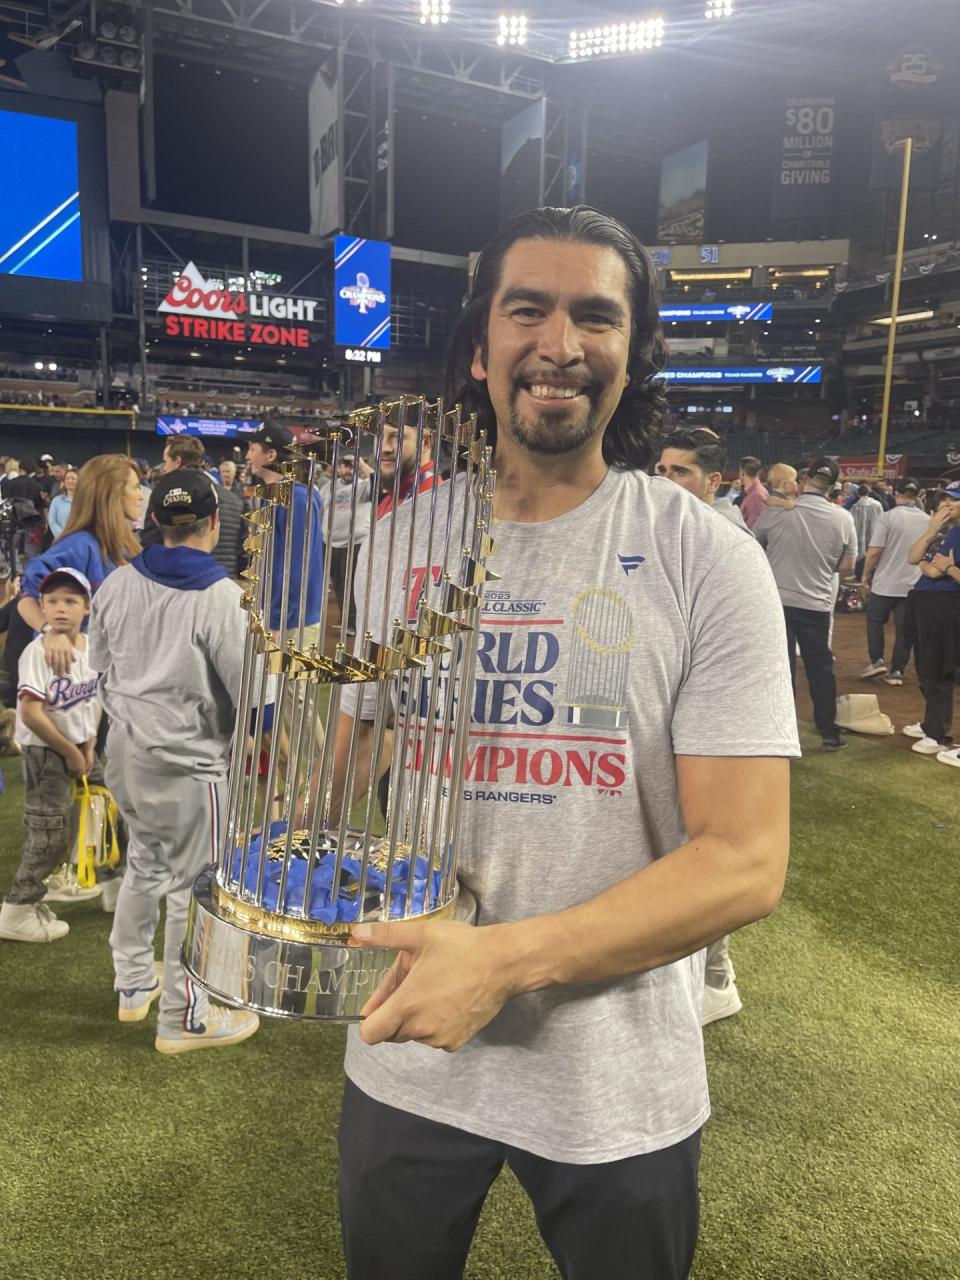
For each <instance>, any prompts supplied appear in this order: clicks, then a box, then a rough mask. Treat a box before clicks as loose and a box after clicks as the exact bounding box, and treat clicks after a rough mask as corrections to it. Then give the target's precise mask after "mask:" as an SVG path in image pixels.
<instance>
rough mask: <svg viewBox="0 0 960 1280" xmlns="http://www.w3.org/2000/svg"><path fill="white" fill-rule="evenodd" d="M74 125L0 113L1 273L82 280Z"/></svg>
mask: <svg viewBox="0 0 960 1280" xmlns="http://www.w3.org/2000/svg"><path fill="white" fill-rule="evenodd" d="M78 169H79V165H78V149H77V123H76V121H75V120H61V119H56V118H54V117H51V116H38V115H29V114H26V113H24V112H20V111H3V110H0V172H2V173H3V176H4V182H3V188H4V194H3V199H2V200H0V274H4V275H11V276H20V277H33V278H35V279H43V280H75V281H80V280H83V248H82V239H81V230H82V228H81V221H80V182H79V173H78Z"/></svg>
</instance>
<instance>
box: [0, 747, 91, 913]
mask: <svg viewBox="0 0 960 1280" xmlns="http://www.w3.org/2000/svg"><path fill="white" fill-rule="evenodd" d="M21 758H22V762H23V780H24V782H25V783H26V794H25V796H24V801H23V825H24V826H25V827H26V829H27V835H26V839H25V840H24V842H23V854H22V855H21V858H20V865H19V867H18V868H17V874H16V876H15V877H14V881H13V885H12V886H11V888H10V892H9V893H8V894H7V898H6V900H7V902H15V903H17V904H18V905H20V906H25V905H26V904H28V903H34V902H41V901H42V900H43V896H44V894H45V893H46V892H47V886H46V885H45V884H44V883H43V882H44V880H46V878H47V876H48V875H49V874H50V873H51V871H55V870H56V868H57V867H58V866H59V865H60V863H61V862H69V860H70V855H71V852H72V850H73V847H74V843H75V842H76V839H77V822H76V810H75V806H74V797H73V788H74V779H73V777H72V775H71V774H69V773H67V766H66V764H65V763H64V759H63V756H61V755H60V753H59V752H57V751H54V750H53V748H52V747H30V746H24V747H23V749H22V757H21ZM89 776H90V782H92V783H94V784H96V785H97V786H102V785H103V774H102V773H101V771H100V762H99V760H95V761H94V764H93V768H92V769H91V771H90V775H89Z"/></svg>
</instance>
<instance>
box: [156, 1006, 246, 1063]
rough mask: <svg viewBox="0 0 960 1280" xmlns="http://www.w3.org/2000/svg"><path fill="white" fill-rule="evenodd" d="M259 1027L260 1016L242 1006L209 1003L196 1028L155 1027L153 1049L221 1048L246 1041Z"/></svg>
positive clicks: (172, 1050) (163, 1051) (162, 1051)
mask: <svg viewBox="0 0 960 1280" xmlns="http://www.w3.org/2000/svg"><path fill="white" fill-rule="evenodd" d="M259 1026H260V1019H259V1018H258V1017H257V1015H256V1014H255V1013H250V1012H249V1011H248V1010H246V1009H225V1008H224V1007H223V1006H222V1005H219V1004H211V1005H210V1009H209V1012H208V1013H207V1017H206V1020H205V1021H204V1022H202V1023H201V1024H200V1026H199V1027H198V1028H197V1030H196V1031H183V1030H180V1029H179V1028H178V1029H177V1030H176V1031H169V1030H168V1029H167V1028H166V1027H157V1038H156V1040H155V1041H154V1048H155V1049H156V1050H157V1052H158V1053H190V1051H191V1050H193V1049H221V1048H225V1047H226V1046H227V1045H230V1044H240V1043H241V1041H243V1040H249V1039H250V1037H251V1036H252V1035H254V1034H255V1033H256V1031H257V1029H258V1028H259Z"/></svg>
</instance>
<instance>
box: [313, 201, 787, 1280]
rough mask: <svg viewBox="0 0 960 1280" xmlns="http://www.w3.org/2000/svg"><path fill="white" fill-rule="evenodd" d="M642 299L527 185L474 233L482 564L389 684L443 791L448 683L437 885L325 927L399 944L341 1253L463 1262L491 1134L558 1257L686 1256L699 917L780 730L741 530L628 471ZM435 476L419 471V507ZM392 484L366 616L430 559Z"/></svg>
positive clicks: (367, 559) (355, 1074)
mask: <svg viewBox="0 0 960 1280" xmlns="http://www.w3.org/2000/svg"><path fill="white" fill-rule="evenodd" d="M658 312H659V303H658V296H657V288H656V281H655V277H654V273H653V270H652V267H651V264H650V260H649V258H648V256H647V254H646V253H645V251H644V250H643V249H642V248H641V246H640V244H639V242H638V241H637V240H636V238H635V237H634V236H633V234H632V233H631V232H630V231H628V230H627V229H626V228H625V227H623V226H622V225H621V224H620V223H618V222H616V221H614V220H613V219H612V218H609V217H607V216H605V215H603V214H600V213H598V212H596V211H594V210H591V209H587V208H583V207H580V208H577V209H566V210H556V209H542V210H538V211H535V212H532V213H529V214H524V215H522V216H521V217H519V218H517V219H515V220H514V221H513V222H512V223H510V224H509V225H508V226H507V227H506V228H504V229H503V230H502V231H501V232H500V233H499V234H498V235H497V236H496V237H495V239H494V240H493V241H492V242H491V244H490V245H489V246H488V247H487V249H486V250H485V251H484V253H483V254H482V256H481V259H480V261H479V264H478V268H477V273H476V278H475V283H474V287H473V292H472V295H471V298H470V300H469V302H468V304H467V305H466V307H465V309H464V311H463V313H462V316H461V319H460V321H459V323H458V327H457V329H456V330H455V333H454V339H453V347H452V352H451V360H450V367H449V390H450V396H449V402H450V403H453V402H454V401H456V402H458V403H461V404H462V405H463V406H464V409H465V411H466V412H467V413H475V414H476V415H477V419H478V424H479V427H481V428H483V429H484V430H485V431H486V440H487V443H488V444H489V445H490V446H492V465H493V469H494V471H495V474H496V487H495V491H494V492H493V508H492V527H491V528H490V535H491V537H492V544H493V546H492V554H491V555H490V559H489V569H490V571H491V572H490V573H489V575H488V577H487V581H486V583H485V584H484V586H483V594H482V602H481V603H479V605H478V607H477V611H476V612H477V618H476V661H475V670H474V671H473V673H472V675H471V677H470V679H469V680H464V681H462V682H461V683H460V684H459V685H458V686H457V692H456V693H453V692H451V688H452V676H451V677H450V680H449V681H447V682H446V683H445V682H444V670H443V663H447V664H448V665H449V664H450V663H452V662H453V657H450V656H449V655H448V656H447V657H445V658H441V659H438V665H437V666H435V667H434V668H433V674H432V676H430V678H429V679H428V678H427V676H426V675H424V676H423V677H422V678H421V682H420V685H419V686H418V691H417V697H416V698H415V699H412V698H411V696H410V694H409V689H408V694H407V696H406V699H405V700H404V699H402V698H401V700H400V703H399V705H398V706H397V707H396V708H395V712H396V719H397V726H398V727H397V740H398V743H399V744H401V745H402V746H403V747H404V749H402V750H397V751H395V753H394V755H395V759H394V764H393V766H392V768H391V784H390V785H391V792H392V793H397V794H398V793H400V792H402V791H403V789H404V787H407V788H408V789H410V788H415V787H416V786H417V785H418V783H417V778H418V774H425V773H428V772H430V771H431V770H433V771H434V772H439V773H440V774H441V776H442V775H443V773H444V769H446V770H447V776H448V777H449V785H448V786H447V787H445V788H443V792H444V795H445V794H446V792H447V791H449V790H450V789H451V788H457V789H458V788H459V786H460V784H459V782H458V779H457V776H456V771H455V770H454V771H450V769H449V766H448V765H447V764H446V757H444V756H443V755H442V754H441V756H440V759H441V760H442V761H444V763H442V764H440V766H439V769H438V768H437V767H436V766H435V764H434V753H433V747H432V742H431V745H430V746H429V747H427V748H425V749H424V748H423V745H422V744H423V743H424V742H429V741H430V740H431V738H432V737H435V736H436V735H437V733H438V732H440V733H443V732H446V730H445V729H444V730H437V729H436V727H435V725H436V724H437V723H439V722H440V716H441V712H442V709H443V707H444V706H449V705H452V706H453V711H454V715H455V716H456V713H457V711H458V709H459V713H460V719H461V720H462V721H463V722H464V724H463V729H462V736H463V739H464V750H463V758H462V763H463V781H462V812H461V813H460V814H459V818H460V823H459V828H460V835H459V849H458V854H459V862H458V866H457V870H456V879H457V881H458V883H459V886H460V897H459V899H458V901H459V907H458V911H457V916H456V918H453V917H452V916H449V915H448V916H447V917H446V918H441V919H435V920H431V919H424V920H417V919H410V918H404V919H399V918H398V919H396V920H394V919H392V918H387V908H384V914H381V916H380V917H379V921H380V922H373V923H370V922H367V923H358V924H354V925H353V928H352V940H351V941H352V947H351V950H352V949H353V948H359V949H364V950H366V949H367V948H379V949H383V948H390V949H391V950H395V951H396V960H395V961H394V963H393V965H392V967H391V968H390V969H389V970H388V971H387V972H386V976H385V977H384V978H383V979H382V981H380V983H379V986H378V987H377V989H376V991H375V992H374V994H373V995H372V996H371V997H370V998H369V999H367V1000H366V1002H365V1004H364V1006H363V1008H362V1009H361V1010H360V1012H361V1013H362V1015H363V1020H362V1022H361V1023H360V1025H359V1026H356V1027H354V1028H352V1029H351V1031H350V1036H349V1042H348V1049H347V1058H346V1072H347V1076H348V1082H347V1086H346V1093H345V1099H344V1108H343V1115H342V1122H341V1130H340V1156H341V1210H342V1221H343V1232H344V1244H345V1250H346V1256H347V1266H348V1274H349V1276H350V1280H454V1278H455V1277H459V1276H461V1275H462V1273H463V1268H464V1265H465V1260H466V1257H467V1253H468V1250H469V1247H470V1242H471V1240H472V1237H473V1233H474V1230H475V1227H476V1223H477V1220H478V1217H479V1214H480V1210H481V1208H482V1205H483V1201H484V1198H485V1196H486V1193H487V1191H488V1189H489V1187H490V1185H491V1183H492V1182H493V1180H494V1179H495V1177H496V1176H497V1173H498V1172H499V1170H500V1169H501V1168H502V1166H503V1164H504V1163H507V1164H509V1165H510V1167H511V1168H512V1169H513V1171H514V1173H515V1174H516V1176H517V1177H518V1179H519V1181H520V1182H521V1184H522V1185H523V1186H524V1188H525V1190H526V1191H527V1193H528V1194H529V1196H530V1197H531V1200H532V1202H533V1205H534V1208H535V1210H536V1214H537V1221H538V1224H539V1227H540V1230H541V1233H542V1235H543V1237H544V1240H545V1241H546V1243H547V1245H548V1247H549V1249H550V1251H551V1253H552V1254H553V1257H554V1258H555V1260H556V1262H557V1265H558V1267H559V1269H560V1271H561V1274H562V1275H563V1276H564V1277H565V1278H566V1280H596V1278H597V1277H601V1276H603V1277H616V1278H617V1280H628V1278H632V1277H636V1280H640V1278H641V1277H643V1280H681V1277H685V1276H687V1275H688V1273H689V1270H690V1267H691V1265H692V1259H693V1254H694V1249H695V1246H696V1238H697V1228H698V1216H699V1204H698V1192H697V1170H698V1160H699V1149H700V1133H701V1130H702V1127H703V1125H704V1123H705V1122H706V1120H707V1118H708V1115H709V1101H708V1096H707V1082H706V1074H705V1066H704V1059H703V1045H702V1038H701V1032H700V1006H701V1000H702V994H703V964H704V962H703V949H704V948H705V947H706V946H707V945H708V944H709V943H711V942H712V941H714V940H715V939H717V938H720V937H722V936H723V935H725V934H727V933H730V932H732V931H733V930H735V929H737V928H739V927H741V926H742V925H745V924H747V923H749V922H751V921H754V920H757V919H759V918H760V917H762V916H764V915H766V914H768V913H769V912H770V911H772V910H773V909H774V907H775V906H776V904H777V902H778V900H779V897H780V894H781V891H782V887H783V882H784V876H785V872H786V865H787V854H788V844H789V827H788V808H789V805H788V802H789V763H788V760H789V757H791V756H796V755H798V754H799V748H798V743H797V736H796V725H795V716H794V705H793V698H792V695H791V688H790V680H789V673H788V671H787V662H786V648H785V643H784V639H785V637H784V626H783V618H782V610H781V609H780V606H779V602H778V598H777V593H776V589H775V587H774V584H773V581H772V578H771V576H770V572H769V569H768V568H767V565H766V562H765V560H764V557H763V554H762V552H761V551H760V549H759V548H758V547H757V545H756V544H755V543H754V542H753V541H752V540H751V539H747V538H744V537H743V536H742V534H740V533H739V532H737V531H734V530H733V529H731V528H730V527H729V525H728V524H727V522H725V521H721V520H716V519H714V518H713V517H712V515H711V514H710V513H709V511H708V510H707V509H706V508H705V507H704V506H703V504H701V503H699V502H697V501H696V499H695V498H694V497H692V496H691V495H690V494H688V493H686V492H684V491H683V490H682V489H681V488H680V487H679V486H677V485H673V484H670V483H669V482H668V481H666V480H664V479H662V478H659V477H651V476H649V475H647V474H646V473H645V470H644V468H645V467H646V466H647V464H648V462H649V459H650V455H651V448H652V444H653V441H654V439H655V436H656V431H657V427H658V424H659V420H660V417H661V414H662V406H663V391H662V388H661V386H660V385H658V384H657V383H656V382H655V381H654V380H655V378H656V374H657V373H658V371H659V370H660V369H661V368H662V367H663V364H664V363H665V359H666V351H665V347H664V343H663V340H662V337H661V332H660V326H659V318H658ZM455 476H456V473H454V479H455ZM450 483H451V482H450V481H448V482H447V483H446V484H444V485H441V486H439V487H438V488H437V489H435V490H431V491H430V492H428V493H427V494H426V495H423V494H420V495H417V496H418V500H419V502H420V507H421V510H422V509H423V508H424V507H425V506H426V504H427V503H429V502H438V503H439V504H440V505H441V506H442V503H443V496H442V495H443V493H444V490H446V489H448V488H449V486H450ZM435 493H439V494H440V495H441V496H440V498H439V499H437V498H434V497H433V495H434V494H435ZM414 505H415V504H414V503H413V502H412V501H409V502H407V503H406V504H400V505H397V506H396V508H395V509H394V510H393V511H392V513H391V514H389V515H388V516H386V517H385V519H384V520H383V521H381V522H380V526H381V527H380V528H379V529H378V535H379V536H380V537H381V538H382V537H385V536H386V534H385V533H384V532H382V529H383V527H384V526H387V525H388V524H389V522H391V521H392V522H393V526H394V528H393V531H392V532H391V533H390V537H391V543H390V545H391V547H392V546H393V541H392V539H393V538H394V537H396V539H397V541H398V545H405V546H407V547H408V548H409V554H408V555H406V556H401V555H397V556H391V557H386V556H384V555H383V554H377V553H376V552H375V551H371V550H370V549H369V543H368V544H366V545H365V548H364V550H363V551H362V552H361V554H360V559H359V564H358V569H357V576H356V592H357V599H358V601H359V600H363V601H366V602H367V603H368V605H369V607H368V608H366V609H365V617H366V623H365V625H366V629H367V630H368V631H369V632H371V633H372V637H373V641H374V642H376V643H379V644H389V643H397V642H396V641H393V642H391V641H390V640H389V623H390V622H391V621H394V620H397V621H396V622H395V623H394V625H395V627H398V626H401V625H404V626H412V625H413V619H415V618H416V617H417V616H418V610H419V611H420V612H421V613H422V612H423V600H422V599H421V597H423V596H425V594H427V593H429V592H430V591H431V590H434V588H435V587H436V584H438V583H442V582H444V581H446V579H447V576H448V575H447V574H446V573H445V571H444V569H443V565H442V564H438V560H437V551H436V548H437V538H438V535H436V534H435V533H434V530H433V526H431V528H430V531H429V532H424V533H423V534H422V535H421V534H420V533H418V531H417V530H418V525H417V520H418V516H417V513H416V511H413V510H412V507H413V506H414ZM451 506H452V513H451V516H450V517H449V518H448V525H449V523H450V520H451V519H452V522H453V524H454V526H455V525H456V523H457V521H458V518H459V516H458V512H459V508H458V507H457V505H456V502H455V501H453V500H452V501H451ZM464 525H466V520H464ZM405 539H406V541H405ZM494 578H496V579H498V580H496V581H494ZM454 595H456V592H454ZM400 620H402V623H401V621H400ZM360 625H361V628H362V627H363V626H364V623H363V622H361V624H360ZM451 626H452V624H451ZM394 634H395V635H396V636H399V635H400V634H402V633H401V632H400V631H395V633H394ZM358 643H359V642H358ZM456 643H457V642H456V641H455V642H454V649H453V650H452V652H453V654H456V653H457V652H458V649H457V647H456ZM758 670H763V671H765V672H766V673H768V675H767V678H766V679H765V680H763V681H761V682H758V681H757V679H756V673H757V671H758ZM368 694H369V689H368V687H367V686H364V685H362V684H346V685H344V687H343V689H342V692H341V694H340V701H339V717H340V718H339V723H338V725H337V726H336V728H337V734H336V738H337V743H336V758H335V763H334V766H333V778H334V784H333V790H334V791H336V787H337V784H338V782H339V783H342V782H343V779H344V778H345V777H347V776H348V774H350V775H351V776H352V774H351V768H352V766H353V765H355V762H356V761H357V760H371V756H375V755H376V754H377V752H378V741H379V740H382V730H380V729H379V722H378V717H379V719H383V718H384V713H382V712H381V711H380V710H379V709H378V708H375V706H374V703H373V702H372V701H371V698H370V697H369V696H368ZM467 713H468V714H467ZM332 727H333V726H331V728H332ZM378 731H379V739H378ZM365 753H366V754H365ZM376 764H377V761H376V760H375V759H372V760H371V763H370V767H369V776H371V777H375V776H376ZM361 789H362V788H356V793H357V795H359V793H360V790H361ZM437 803H438V804H439V803H440V801H439V800H438V801H437ZM450 803H452V804H453V805H454V807H455V808H456V806H458V805H460V803H461V800H460V797H459V796H458V795H456V796H454V797H453V799H452V800H451V801H450ZM346 807H347V808H349V806H346ZM758 807H762V811H763V813H764V815H765V820H764V822H763V823H762V824H758V823H757V822H756V820H755V814H756V812H757V810H758ZM427 808H429V803H428V804H427ZM415 847H416V846H415ZM391 856H392V855H391ZM362 888H363V882H361V890H362ZM468 903H469V913H470V917H469V918H464V917H465V916H467V914H468V909H467V906H466V904H468ZM406 914H407V916H408V917H409V915H410V912H409V910H408V911H407V913H406ZM354 918H360V919H361V920H362V915H361V916H360V917H354ZM438 1050H445V1051H446V1052H438Z"/></svg>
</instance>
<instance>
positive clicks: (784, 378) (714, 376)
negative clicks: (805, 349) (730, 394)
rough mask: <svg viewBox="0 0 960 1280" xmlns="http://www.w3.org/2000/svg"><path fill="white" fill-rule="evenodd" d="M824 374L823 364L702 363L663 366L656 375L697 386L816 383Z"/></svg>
mask: <svg viewBox="0 0 960 1280" xmlns="http://www.w3.org/2000/svg"><path fill="white" fill-rule="evenodd" d="M822 375H823V366H822V365H819V364H806V365H800V364H796V365H791V364H775V365H769V366H768V365H754V366H748V367H745V368H744V367H741V368H739V369H732V368H716V369H709V368H704V367H703V366H702V365H701V366H697V367H693V366H691V367H690V368H689V369H685V368H678V369H664V370H663V372H662V373H660V374H658V375H657V376H658V377H660V378H664V379H665V380H666V381H667V382H672V383H677V384H680V385H684V384H687V385H690V384H693V385H696V384H698V383H703V382H723V383H730V382H734V383H746V382H753V383H757V382H776V383H781V384H784V383H788V382H791V383H792V382H807V383H810V382H819V381H820V379H821V377H822Z"/></svg>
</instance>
